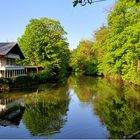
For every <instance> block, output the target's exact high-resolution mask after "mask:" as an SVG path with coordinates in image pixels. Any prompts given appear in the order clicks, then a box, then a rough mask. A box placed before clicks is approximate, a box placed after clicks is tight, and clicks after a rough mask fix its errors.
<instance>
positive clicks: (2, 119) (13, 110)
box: [0, 77, 140, 139]
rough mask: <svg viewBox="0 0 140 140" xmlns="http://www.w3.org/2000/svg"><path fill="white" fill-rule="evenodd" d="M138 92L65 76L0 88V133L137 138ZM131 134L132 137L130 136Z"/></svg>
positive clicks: (139, 118) (139, 127) (3, 135)
mask: <svg viewBox="0 0 140 140" xmlns="http://www.w3.org/2000/svg"><path fill="white" fill-rule="evenodd" d="M139 131H140V91H137V90H136V89H134V87H132V86H130V85H129V86H126V85H125V86H124V85H123V84H121V83H117V82H115V81H111V82H109V81H107V80H103V79H101V78H94V77H80V78H76V77H70V78H69V79H68V81H67V82H65V84H64V85H59V86H55V85H40V86H39V87H38V88H36V89H34V90H30V91H18V92H10V93H0V138H1V139H5V138H8V139H9V138H10V139H11V138H16V139H19V138H25V139H27V138H34V139H35V138H40V139H43V138H49V139H55V138H59V139H67V138H69V139H86V138H88V139H94V138H103V139H105V138H106V139H108V138H129V137H130V138H131V136H132V135H134V134H135V133H138V134H136V136H134V138H140V134H139ZM132 138H133V137H132Z"/></svg>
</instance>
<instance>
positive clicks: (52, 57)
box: [18, 18, 69, 74]
mask: <svg viewBox="0 0 140 140" xmlns="http://www.w3.org/2000/svg"><path fill="white" fill-rule="evenodd" d="M65 35H66V32H65V31H64V29H63V27H62V26H61V24H60V22H59V21H56V20H52V19H48V18H41V19H31V20H30V22H29V24H28V25H27V26H26V29H25V32H24V34H23V35H22V36H21V38H19V40H18V42H19V45H20V46H21V48H22V49H23V51H24V53H25V56H26V59H25V60H24V61H23V64H25V65H41V66H43V67H44V68H45V69H46V70H49V71H51V72H55V73H56V74H58V73H65V72H66V69H67V67H68V62H69V49H68V43H67V42H66V38H65ZM62 71H63V72H62Z"/></svg>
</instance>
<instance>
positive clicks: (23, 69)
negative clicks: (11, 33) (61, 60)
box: [0, 42, 41, 78]
mask: <svg viewBox="0 0 140 140" xmlns="http://www.w3.org/2000/svg"><path fill="white" fill-rule="evenodd" d="M22 59H25V56H24V54H23V52H22V50H21V49H20V47H19V45H18V44H17V43H15V42H6V43H0V77H5V78H8V77H17V76H24V75H26V74H28V73H29V72H30V73H31V72H38V71H39V70H40V69H41V68H40V67H38V66H21V65H17V63H16V62H17V61H18V60H22Z"/></svg>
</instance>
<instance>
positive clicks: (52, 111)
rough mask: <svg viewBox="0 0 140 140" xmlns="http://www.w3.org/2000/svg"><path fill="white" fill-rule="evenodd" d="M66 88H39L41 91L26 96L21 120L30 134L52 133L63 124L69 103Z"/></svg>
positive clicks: (43, 134)
mask: <svg viewBox="0 0 140 140" xmlns="http://www.w3.org/2000/svg"><path fill="white" fill-rule="evenodd" d="M67 90H68V89H67V87H63V88H62V87H61V88H57V89H53V90H47V89H45V88H41V92H39V93H34V94H32V95H29V96H26V98H25V108H26V110H25V112H24V115H23V122H24V124H25V125H26V127H27V129H28V130H29V131H30V132H31V134H32V135H35V136H48V135H52V134H54V133H58V132H59V130H60V128H62V127H63V126H64V124H65V122H66V112H67V110H68V103H69V95H68V93H67Z"/></svg>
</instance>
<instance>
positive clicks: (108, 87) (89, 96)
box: [70, 77, 140, 138]
mask: <svg viewBox="0 0 140 140" xmlns="http://www.w3.org/2000/svg"><path fill="white" fill-rule="evenodd" d="M70 82H73V83H75V84H74V85H78V86H73V87H72V88H74V89H75V91H76V94H77V96H78V97H79V99H80V101H87V102H91V103H92V104H93V111H94V112H95V113H96V114H97V115H98V116H99V118H100V120H101V122H102V124H104V125H106V127H107V129H108V131H109V133H110V136H109V138H129V136H132V137H131V138H133V134H135V133H137V132H139V130H140V92H139V91H136V90H135V89H134V88H133V87H130V85H129V86H127V85H125V86H124V85H123V83H117V82H115V81H111V82H112V83H111V82H109V81H107V80H103V79H100V78H97V79H93V78H91V77H83V78H79V79H77V78H71V79H70ZM72 85H73V84H72ZM134 138H140V135H136V136H135V137H134Z"/></svg>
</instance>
